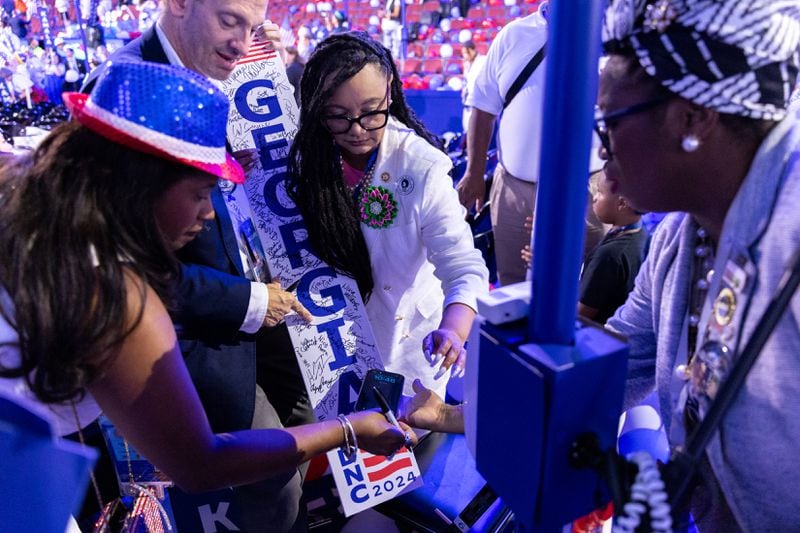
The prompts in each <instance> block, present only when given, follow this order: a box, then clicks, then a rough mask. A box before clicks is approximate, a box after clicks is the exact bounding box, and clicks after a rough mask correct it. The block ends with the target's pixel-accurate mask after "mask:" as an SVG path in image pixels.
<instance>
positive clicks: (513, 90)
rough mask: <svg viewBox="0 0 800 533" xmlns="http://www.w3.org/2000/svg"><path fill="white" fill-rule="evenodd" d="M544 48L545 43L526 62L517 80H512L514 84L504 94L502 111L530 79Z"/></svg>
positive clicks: (542, 55)
mask: <svg viewBox="0 0 800 533" xmlns="http://www.w3.org/2000/svg"><path fill="white" fill-rule="evenodd" d="M546 48H547V43H544V44H543V45H542V47H541V48H540V49H539V51H538V52H536V54H534V56H533V57H532V58H531V60H530V61H528V64H527V65H525V68H524V69H522V72H520V73H519V76H517V79H516V80H514V83H512V84H511V87H510V88H509V89H508V94H506V99H505V101H503V109H505V108H507V107H508V104H510V103H511V100H513V99H514V97H515V96H517V93H518V92H519V91H520V89H522V86H523V85H525V82H526V81H528V78H530V77H531V74H533V71H534V70H536V67H538V66H539V64H540V63H541V62H542V60H543V59H544V55H545V49H546Z"/></svg>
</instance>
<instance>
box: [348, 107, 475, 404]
mask: <svg viewBox="0 0 800 533" xmlns="http://www.w3.org/2000/svg"><path fill="white" fill-rule="evenodd" d="M375 165H376V166H375V171H374V173H373V177H372V182H371V184H372V185H380V186H382V187H385V188H386V189H387V190H389V192H391V194H392V196H393V197H394V199H395V200H396V201H397V206H398V213H397V217H396V218H395V219H394V222H393V223H392V224H391V225H390V226H389V227H387V228H379V229H375V228H371V227H368V226H367V225H365V224H362V225H361V228H362V233H363V234H364V238H365V240H366V243H367V248H368V249H369V254H370V261H371V264H372V275H373V277H374V280H375V287H374V289H373V292H372V296H371V298H370V300H369V302H368V303H367V305H366V309H367V315H368V316H369V319H370V322H371V324H372V329H373V332H374V333H375V340H376V343H377V347H378V351H379V353H380V354H381V358H382V360H383V363H384V365H385V367H386V369H387V370H389V371H392V372H397V373H400V374H403V375H404V376H405V377H406V381H405V394H413V390H412V388H411V383H412V382H413V380H414V378H420V379H421V380H422V382H423V383H424V384H425V386H426V387H428V388H431V389H434V390H435V391H436V392H437V393H439V394H440V395H441V396H442V397H444V392H445V389H446V387H447V381H448V379H449V373H448V374H447V375H446V376H443V377H441V378H439V379H438V380H434V379H433V376H434V374H435V373H436V370H437V369H435V368H431V366H430V363H429V362H428V361H427V360H426V358H425V355H424V353H423V351H422V340H423V338H425V336H426V335H427V334H428V333H430V332H431V331H433V330H435V329H437V328H438V327H439V323H440V321H441V319H442V311H443V309H444V307H446V306H447V305H450V304H452V303H462V304H466V305H468V306H470V307H471V308H473V309H476V308H477V303H476V299H477V296H478V295H479V294H482V293H484V292H486V291H488V286H489V272H488V270H487V269H486V265H485V263H484V261H483V257H482V256H481V254H480V252H479V251H478V250H476V249H475V246H474V244H473V237H472V232H471V231H470V228H469V225H468V224H467V223H466V222H465V221H464V215H465V214H466V210H465V209H464V207H463V206H462V205H461V204H460V203H459V201H458V193H457V192H456V191H455V189H454V188H453V181H452V178H451V177H450V176H449V175H448V172H449V171H450V169H451V167H452V163H451V161H450V159H449V158H448V157H447V156H446V155H445V154H443V153H442V152H441V151H439V150H437V149H436V148H434V147H433V146H431V145H430V144H429V143H428V142H427V141H426V140H425V139H423V138H421V137H419V136H418V135H417V134H416V133H415V132H414V131H413V130H412V129H411V128H408V127H406V126H404V125H403V124H402V123H400V122H398V121H397V120H395V119H393V118H390V120H389V123H388V124H387V126H386V130H385V132H384V136H383V140H382V141H381V145H380V148H379V149H378V157H377V160H376V162H375Z"/></svg>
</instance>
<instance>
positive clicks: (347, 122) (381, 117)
mask: <svg viewBox="0 0 800 533" xmlns="http://www.w3.org/2000/svg"><path fill="white" fill-rule="evenodd" d="M390 89H391V87H387V88H386V96H384V97H383V100H381V104H383V102H386V101H387V100H388V99H389V91H390ZM388 121H389V106H388V105H387V106H386V109H376V110H375V111H368V112H366V113H364V114H362V115H359V116H357V117H352V118H351V117H350V116H348V115H325V116H323V117H322V125H323V126H325V129H327V130H328V131H329V132H330V133H333V134H336V135H338V134H341V133H347V132H348V131H350V128H352V127H353V124H358V125H359V126H361V129H363V130H364V131H375V130H379V129H381V128H383V127H385V126H386V123H387V122H388Z"/></svg>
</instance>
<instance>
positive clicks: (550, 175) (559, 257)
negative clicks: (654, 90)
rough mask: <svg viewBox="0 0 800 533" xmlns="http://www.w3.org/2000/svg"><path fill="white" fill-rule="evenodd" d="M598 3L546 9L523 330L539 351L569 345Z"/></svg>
mask: <svg viewBox="0 0 800 533" xmlns="http://www.w3.org/2000/svg"><path fill="white" fill-rule="evenodd" d="M603 4H604V1H603V0H581V1H578V2H565V1H563V0H553V2H552V3H551V5H550V24H549V27H550V31H549V40H548V43H547V47H548V49H547V53H548V60H547V73H546V79H545V93H544V94H545V100H544V102H545V104H544V116H543V119H544V123H543V126H542V150H541V164H540V167H539V168H540V174H539V190H538V193H537V194H538V195H537V199H536V216H535V217H536V219H535V220H534V232H533V235H534V237H533V265H532V270H533V277H532V297H531V309H530V320H529V325H528V328H529V330H528V331H529V337H530V338H529V340H530V342H534V343H537V344H557V345H571V344H572V343H573V340H574V334H575V316H576V306H577V301H578V276H579V274H580V267H581V260H582V250H583V238H584V224H585V223H584V211H585V209H586V199H587V179H588V169H589V150H590V147H591V136H592V133H591V132H592V112H593V109H594V104H595V101H596V99H597V61H598V58H599V56H600V24H601V17H602V8H603ZM532 119H533V120H535V119H536V117H532Z"/></svg>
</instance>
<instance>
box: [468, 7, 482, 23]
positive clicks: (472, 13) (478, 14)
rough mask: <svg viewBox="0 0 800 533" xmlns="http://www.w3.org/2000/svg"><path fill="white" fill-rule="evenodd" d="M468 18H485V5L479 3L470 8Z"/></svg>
mask: <svg viewBox="0 0 800 533" xmlns="http://www.w3.org/2000/svg"><path fill="white" fill-rule="evenodd" d="M467 18H468V19H472V20H480V19H482V18H483V6H481V5H477V6H472V7H471V8H469V11H468V12H467Z"/></svg>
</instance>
